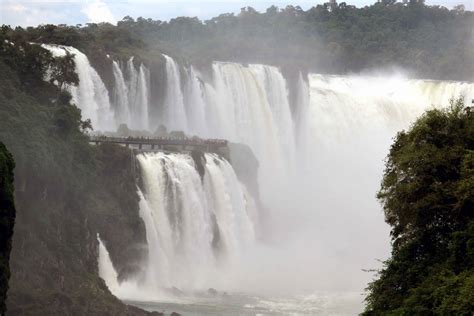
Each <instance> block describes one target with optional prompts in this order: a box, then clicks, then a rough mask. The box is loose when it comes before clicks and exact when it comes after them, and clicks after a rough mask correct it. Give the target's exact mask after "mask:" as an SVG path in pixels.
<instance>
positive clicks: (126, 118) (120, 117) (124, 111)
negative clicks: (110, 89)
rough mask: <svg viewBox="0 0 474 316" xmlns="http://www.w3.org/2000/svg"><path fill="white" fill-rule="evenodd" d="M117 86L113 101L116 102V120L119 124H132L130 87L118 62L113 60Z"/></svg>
mask: <svg viewBox="0 0 474 316" xmlns="http://www.w3.org/2000/svg"><path fill="white" fill-rule="evenodd" d="M112 67H113V73H114V79H115V87H114V94H113V95H114V98H113V100H114V101H113V103H114V104H115V120H116V121H117V124H122V123H125V124H130V123H131V122H130V121H131V119H130V109H129V106H128V88H127V84H126V83H125V78H124V76H123V73H122V69H121V68H120V66H119V64H118V62H116V61H115V60H114V61H113V62H112Z"/></svg>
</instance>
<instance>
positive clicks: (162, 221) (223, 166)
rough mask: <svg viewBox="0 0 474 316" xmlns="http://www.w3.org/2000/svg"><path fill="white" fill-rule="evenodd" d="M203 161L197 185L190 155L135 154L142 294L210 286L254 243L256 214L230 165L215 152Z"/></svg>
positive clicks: (207, 155)
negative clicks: (143, 254)
mask: <svg viewBox="0 0 474 316" xmlns="http://www.w3.org/2000/svg"><path fill="white" fill-rule="evenodd" d="M205 160H206V162H205V170H206V172H205V175H204V179H203V180H202V181H201V178H200V175H199V174H198V172H197V171H196V169H195V165H194V161H193V159H192V158H191V157H190V156H189V155H186V154H165V153H149V154H140V155H138V161H139V163H140V168H141V172H142V180H143V192H142V191H140V196H141V202H140V216H141V217H142V219H143V221H144V222H145V226H146V232H147V243H148V249H149V256H148V263H147V266H146V269H145V270H146V277H145V278H144V279H143V280H144V281H143V282H142V283H141V284H140V285H139V286H138V287H139V288H140V289H141V290H143V289H145V290H147V291H149V292H152V293H157V292H158V291H159V290H160V289H162V288H171V287H177V288H180V289H205V288H208V287H212V286H215V285H216V284H218V281H217V280H216V275H217V274H218V270H219V269H222V268H223V267H225V266H226V264H227V263H228V262H232V261H233V258H234V257H236V256H237V257H238V256H241V255H243V253H244V251H245V248H246V246H247V245H248V244H250V243H252V242H253V240H254V239H255V237H254V236H255V233H254V225H253V221H252V218H255V215H256V211H255V209H253V203H252V201H251V198H250V196H249V195H247V194H246V191H245V190H244V188H243V187H242V185H241V184H240V182H239V181H238V180H237V177H236V175H235V173H234V171H233V169H232V167H231V166H230V164H229V163H228V162H227V161H226V160H225V159H223V158H220V157H218V156H217V155H214V154H206V155H205Z"/></svg>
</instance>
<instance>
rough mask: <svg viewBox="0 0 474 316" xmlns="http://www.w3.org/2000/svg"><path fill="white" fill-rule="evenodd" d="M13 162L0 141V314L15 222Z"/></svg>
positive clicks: (5, 287) (4, 309)
mask: <svg viewBox="0 0 474 316" xmlns="http://www.w3.org/2000/svg"><path fill="white" fill-rule="evenodd" d="M14 167H15V163H14V162H13V157H12V155H11V154H10V152H8V150H7V148H6V147H5V145H4V144H3V143H2V142H0V315H5V311H6V307H5V306H6V305H5V301H6V298H7V290H8V280H9V278H10V267H9V260H10V250H11V245H12V244H11V240H12V235H13V225H14V224H15V206H14V202H13V168H14Z"/></svg>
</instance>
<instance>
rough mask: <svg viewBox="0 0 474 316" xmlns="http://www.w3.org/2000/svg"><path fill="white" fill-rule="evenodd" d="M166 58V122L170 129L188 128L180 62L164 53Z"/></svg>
mask: <svg viewBox="0 0 474 316" xmlns="http://www.w3.org/2000/svg"><path fill="white" fill-rule="evenodd" d="M163 57H164V58H165V60H166V80H167V84H166V100H165V106H164V108H165V118H166V121H165V122H164V123H165V125H166V127H167V128H168V130H170V131H173V130H179V131H187V130H188V120H187V117H186V111H185V108H184V97H183V91H182V87H181V75H180V71H179V67H178V64H177V63H176V62H175V61H174V60H173V59H172V58H171V57H169V56H167V55H163Z"/></svg>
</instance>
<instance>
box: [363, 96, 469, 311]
mask: <svg viewBox="0 0 474 316" xmlns="http://www.w3.org/2000/svg"><path fill="white" fill-rule="evenodd" d="M378 197H379V199H380V200H381V202H382V204H383V207H384V211H385V217H386V221H387V223H388V224H390V225H391V227H392V231H391V235H392V240H393V248H392V257H391V258H390V259H389V260H388V261H387V262H385V267H384V269H383V270H382V271H380V272H379V276H378V279H377V280H375V281H374V282H373V283H371V284H370V286H369V288H368V291H369V295H368V297H367V303H368V305H367V310H366V312H365V313H364V315H466V316H468V315H472V311H473V310H474V113H472V112H471V111H470V108H469V107H464V105H463V103H462V101H461V100H457V101H453V102H452V104H451V107H450V108H448V109H447V110H431V111H428V112H427V113H426V114H424V115H423V116H422V117H421V118H420V119H418V120H417V122H416V123H415V124H414V125H413V126H412V128H411V129H410V130H408V131H406V132H400V133H399V134H398V136H397V137H396V139H395V142H394V144H393V145H392V148H391V150H390V154H389V155H388V159H387V164H386V170H385V175H384V178H383V182H382V187H381V189H380V191H379V193H378Z"/></svg>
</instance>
